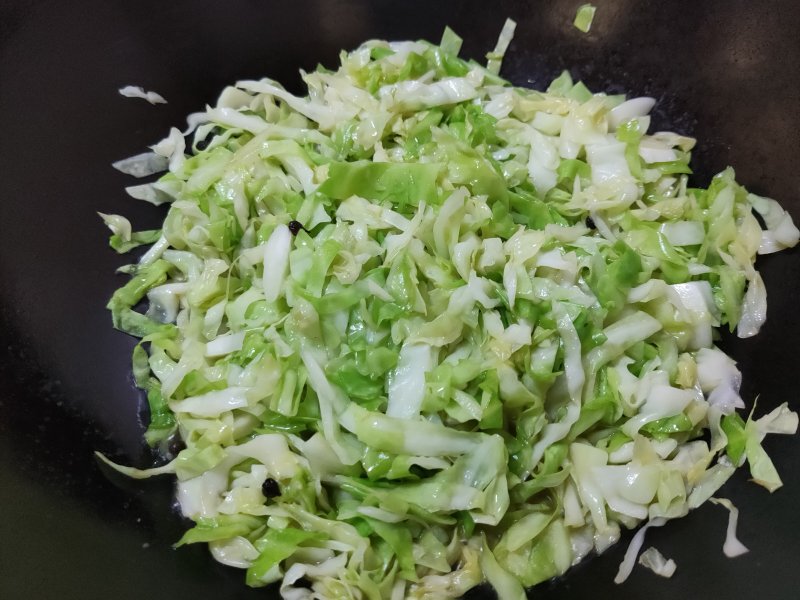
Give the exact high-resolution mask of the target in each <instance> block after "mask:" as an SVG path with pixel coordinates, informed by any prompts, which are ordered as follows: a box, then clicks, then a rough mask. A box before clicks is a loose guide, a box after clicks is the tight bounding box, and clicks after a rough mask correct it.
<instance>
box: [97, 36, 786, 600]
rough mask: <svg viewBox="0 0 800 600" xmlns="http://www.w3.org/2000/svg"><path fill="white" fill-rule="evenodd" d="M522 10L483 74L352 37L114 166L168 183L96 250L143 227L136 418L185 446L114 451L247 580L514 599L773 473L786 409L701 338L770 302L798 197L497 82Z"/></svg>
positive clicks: (126, 297)
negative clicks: (151, 478) (761, 402)
mask: <svg viewBox="0 0 800 600" xmlns="http://www.w3.org/2000/svg"><path fill="white" fill-rule="evenodd" d="M587 27H588V26H587ZM513 29H514V25H513V23H509V24H507V25H506V27H504V29H503V33H502V35H501V37H500V40H499V42H498V44H497V47H496V48H495V50H494V51H493V52H492V53H490V55H489V57H488V60H489V62H488V68H484V67H482V66H481V65H479V64H477V63H475V62H472V61H466V60H464V59H461V58H459V57H458V52H459V48H460V45H461V39H460V38H459V37H458V36H457V35H456V34H455V33H454V32H452V31H451V30H449V29H448V30H446V31H445V34H444V36H443V38H442V42H441V44H440V45H438V46H437V45H434V44H430V43H428V42H423V41H419V42H391V43H389V42H384V41H378V40H373V41H369V42H366V43H364V44H363V45H362V46H360V47H359V48H357V49H356V50H354V51H352V52H343V53H342V54H341V65H340V66H339V68H338V69H337V70H335V71H330V70H328V69H325V68H322V67H320V68H318V69H317V70H316V71H314V72H311V73H306V74H304V75H303V79H304V81H305V83H306V84H307V86H308V94H307V95H306V96H302V97H300V96H294V95H292V94H290V93H289V92H288V91H286V90H285V89H284V88H283V87H281V86H280V84H278V83H277V82H274V81H271V80H268V79H264V80H261V81H242V82H239V83H237V84H236V85H235V86H232V87H229V88H226V89H225V90H224V91H223V93H222V95H221V96H220V99H219V101H218V102H217V104H216V106H214V107H209V108H208V109H207V110H206V112H205V113H204V114H200V115H192V117H191V118H190V120H189V131H193V135H192V138H191V139H190V140H189V141H188V142H187V141H186V139H185V137H184V135H185V134H187V133H188V132H184V133H182V132H181V131H179V130H178V129H173V130H172V131H171V133H170V135H169V136H168V137H167V138H166V139H165V140H163V141H162V142H160V143H158V144H156V145H155V146H154V147H153V153H148V154H144V155H140V156H139V157H135V158H134V159H132V160H131V161H127V162H125V161H123V163H119V164H118V165H117V166H118V168H121V169H122V170H125V171H127V172H130V173H132V174H134V175H146V174H149V173H152V172H154V171H158V170H160V169H166V173H165V174H164V175H163V176H162V177H161V178H160V179H159V180H158V181H157V182H155V183H152V184H144V185H142V186H134V187H132V188H130V190H131V193H132V195H134V196H135V197H137V198H141V199H143V200H146V201H150V202H154V203H161V202H166V203H168V211H167V214H166V218H165V220H164V223H163V227H162V228H161V230H160V231H147V232H134V231H132V228H131V226H130V223H129V222H128V221H127V220H125V219H124V218H122V217H119V216H116V215H103V218H104V219H105V221H106V223H108V225H109V227H110V228H111V229H112V231H113V234H114V235H113V236H112V246H113V247H114V248H115V249H117V250H122V251H124V250H128V249H131V248H133V247H135V246H137V245H139V244H152V246H151V247H150V249H149V250H148V251H147V252H146V253H145V254H144V255H143V256H142V257H141V259H140V260H139V261H138V263H136V264H133V265H128V266H127V267H124V268H123V270H124V271H125V272H126V273H128V274H129V275H130V281H129V282H128V283H126V284H125V285H124V286H123V287H121V288H120V289H119V290H118V291H117V292H116V293H115V294H114V296H113V297H112V299H111V301H110V302H109V305H108V306H109V308H110V309H111V311H112V314H113V318H114V325H115V326H116V327H117V328H119V329H121V330H123V331H126V332H128V333H130V334H132V335H135V336H137V337H140V338H141V342H140V343H139V345H137V346H136V349H135V351H134V354H133V373H134V377H135V380H136V383H137V385H138V386H139V387H140V388H142V389H143V390H144V391H145V392H146V395H147V401H148V403H149V407H150V423H149V427H148V429H147V433H146V436H147V440H148V442H149V443H150V444H152V445H154V446H161V447H166V445H167V444H168V442H169V441H171V440H173V439H174V438H176V437H179V438H180V439H181V440H182V441H183V442H184V443H185V448H184V449H183V450H181V451H180V452H179V453H178V454H177V456H175V458H174V460H172V462H170V463H169V465H168V466H167V467H162V468H160V469H157V470H154V471H149V472H147V471H145V472H141V471H137V470H129V469H124V470H123V471H124V472H126V473H128V474H130V475H132V476H135V477H141V476H147V475H148V474H152V475H155V474H159V473H164V472H168V473H175V474H176V476H177V479H178V491H177V495H178V500H179V502H180V505H181V508H182V510H183V513H184V514H185V515H186V516H187V517H189V518H191V519H193V520H194V521H195V523H196V526H195V527H194V528H193V529H191V530H189V531H188V532H186V534H185V535H184V537H183V538H182V539H181V540H180V542H179V545H180V544H189V543H200V542H203V543H208V544H209V547H210V549H211V552H212V554H213V556H214V557H215V558H216V559H217V560H219V561H221V562H223V563H225V564H227V565H232V566H234V567H239V568H243V569H246V572H247V574H246V580H247V583H248V584H249V585H253V586H261V585H266V584H269V583H271V582H280V590H281V594H282V595H283V596H284V597H285V598H290V599H300V598H311V597H326V598H327V597H360V598H376V599H377V598H400V597H411V598H443V597H455V596H459V595H461V594H463V593H464V592H466V591H467V590H469V589H470V588H472V587H473V586H475V585H478V584H480V583H481V582H483V581H488V582H489V583H490V584H491V585H492V586H494V587H495V589H496V590H497V591H498V593H499V594H500V596H501V597H503V598H521V597H522V596H523V595H524V592H523V589H524V587H527V586H532V585H535V584H536V583H538V582H541V581H544V580H546V579H549V578H551V577H553V576H555V575H558V574H561V573H564V572H565V571H566V570H567V569H568V568H569V567H570V566H571V565H572V564H574V563H576V562H577V561H579V560H580V559H581V558H582V557H583V556H585V555H586V554H587V553H589V552H591V551H593V550H596V551H598V552H602V551H603V550H605V549H606V548H607V547H608V546H609V545H611V544H613V543H614V542H616V541H617V540H618V538H619V536H620V529H621V527H625V528H632V527H635V526H636V525H637V524H639V523H641V522H643V521H647V522H648V524H649V525H650V526H656V525H662V524H664V523H665V522H667V521H668V520H669V519H673V518H677V517H681V516H683V515H685V514H686V513H687V512H688V511H689V510H690V509H692V508H695V507H697V506H699V505H700V504H702V503H703V502H705V501H706V500H707V499H708V498H710V497H711V496H712V495H713V494H714V493H715V492H716V490H717V489H719V487H720V486H721V485H722V484H723V483H724V482H725V481H726V480H727V478H728V477H730V475H731V474H732V473H733V471H734V470H735V467H736V466H738V465H741V464H742V463H743V462H744V461H745V460H746V461H748V462H749V464H750V468H751V472H752V474H753V477H754V479H755V480H756V481H757V482H759V483H761V484H762V485H765V486H766V487H767V488H769V489H770V490H774V489H776V488H777V487H779V486H780V485H781V481H780V478H779V477H778V475H777V473H776V472H775V468H774V466H773V465H772V463H771V461H770V460H769V458H768V457H767V455H766V454H765V453H764V451H763V448H762V446H761V441H762V439H763V437H764V436H765V435H766V434H767V433H793V432H794V431H795V430H796V428H797V416H796V415H795V414H794V413H792V412H791V411H789V410H788V408H786V406H785V405H784V406H782V407H780V408H779V409H776V411H773V412H772V413H770V414H769V415H767V416H766V417H763V418H761V419H758V420H752V419H748V420H747V421H745V420H743V419H742V417H740V416H739V415H738V413H737V412H736V410H737V409H741V408H744V402H743V401H742V399H741V398H740V397H739V384H740V381H741V375H740V373H739V371H738V370H737V368H736V366H735V364H734V362H733V361H732V360H731V359H729V358H728V357H727V356H726V355H725V354H724V353H723V352H722V351H721V350H719V349H717V348H716V347H714V345H713V344H714V339H715V338H714V331H715V328H716V327H719V326H727V327H729V328H730V329H734V328H735V327H736V326H737V324H738V325H739V334H740V335H745V336H746V335H753V334H755V333H756V332H757V331H758V328H759V327H760V325H761V324H762V323H763V321H764V319H765V317H766V295H765V294H766V293H765V290H764V284H763V282H762V281H761V278H760V277H759V275H758V272H757V271H756V270H755V268H754V266H753V265H754V260H755V256H756V254H757V253H758V252H761V253H765V252H773V251H776V250H779V249H781V248H787V247H791V246H794V245H795V244H796V243H797V240H798V232H797V229H796V228H795V227H794V225H793V224H792V221H791V218H790V217H789V215H788V214H787V213H785V212H784V211H783V210H782V209H781V208H780V207H779V206H778V205H777V203H775V202H774V201H772V200H768V199H766V198H761V197H759V196H755V195H753V194H749V193H748V192H747V191H746V190H745V189H744V188H743V187H742V186H740V185H739V184H737V183H736V181H735V179H734V173H733V171H732V170H731V169H728V170H726V171H724V172H722V173H720V174H719V175H717V176H716V177H715V178H714V179H713V180H712V182H711V184H710V186H709V187H708V189H701V188H695V187H691V186H690V185H689V181H688V175H689V174H691V169H690V167H689V158H690V154H689V152H690V150H691V148H692V147H693V145H694V140H692V139H690V138H687V137H684V136H681V135H677V134H674V133H668V132H655V133H651V132H650V117H649V116H648V112H649V111H650V109H651V108H652V107H653V104H654V101H653V100H652V99H650V98H633V99H628V100H626V99H625V98H624V97H622V96H609V95H606V94H603V93H592V92H591V91H589V90H588V89H587V88H586V86H584V85H583V84H582V83H580V82H577V83H576V82H574V81H573V80H572V78H571V77H570V75H569V73H564V74H562V75H561V76H560V77H558V78H557V79H556V80H555V81H554V82H553V83H552V85H551V86H550V87H549V89H548V90H547V91H535V90H530V89H524V88H518V87H514V86H512V85H510V84H509V83H508V82H506V81H505V80H503V79H501V78H500V77H499V76H498V75H497V73H498V71H499V67H500V60H501V59H502V56H503V55H504V53H505V52H506V50H507V48H508V45H509V43H510V41H511V36H512V34H513ZM187 144H188V148H187ZM753 210H755V211H757V212H758V213H759V214H760V215H761V217H762V219H763V222H764V223H765V224H766V229H763V228H762V227H761V226H760V225H759V221H758V220H757V219H756V217H755V216H754V214H753ZM140 305H145V306H147V308H146V312H141V311H140V309H139V308H138V307H139V306H140ZM705 432H710V436H708V437H706V436H704V434H705ZM706 440H708V441H706ZM637 535H638V536H640V537H637V538H636V539H637V540H639V542H638V545H637V546H636V547H635V548H634V550H633V551H632V552H630V553H629V554H630V556H628V557H626V561H625V563H624V564H623V566H622V568H621V571H620V577H621V578H624V576H625V575H626V574H627V573H628V572H630V569H631V568H632V567H633V565H634V564H635V561H636V555H637V554H638V548H639V547H640V546H641V541H642V538H643V535H644V529H642V530H641V532H640V534H637ZM647 556H648V557H649V559H648V560H649V561H650V562H651V564H655V563H654V562H653V559H654V556H653V553H650V554H648V555H647ZM659 564H660V563H659ZM656 568H657V569H660V570H662V571H663V572H664V574H666V572H667V570H668V569H667V568H666V567H665V566H664V565H661V566H657V567H656ZM301 581H305V582H310V584H311V588H310V589H309V588H307V587H304V585H301V584H299V582H301Z"/></svg>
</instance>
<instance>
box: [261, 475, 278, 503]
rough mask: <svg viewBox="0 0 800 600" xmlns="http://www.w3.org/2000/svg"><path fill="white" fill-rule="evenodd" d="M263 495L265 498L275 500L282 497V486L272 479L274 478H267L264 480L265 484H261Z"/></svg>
mask: <svg viewBox="0 0 800 600" xmlns="http://www.w3.org/2000/svg"><path fill="white" fill-rule="evenodd" d="M261 493H262V494H264V497H265V498H274V497H275V496H280V495H281V486H279V485H278V482H277V481H275V480H274V479H272V477H267V478H266V479H265V480H264V483H263V484H261Z"/></svg>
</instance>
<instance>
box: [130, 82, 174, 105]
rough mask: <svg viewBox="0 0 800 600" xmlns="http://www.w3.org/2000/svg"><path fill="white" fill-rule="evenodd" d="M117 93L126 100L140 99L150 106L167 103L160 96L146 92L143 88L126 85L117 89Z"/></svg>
mask: <svg viewBox="0 0 800 600" xmlns="http://www.w3.org/2000/svg"><path fill="white" fill-rule="evenodd" d="M119 93H120V95H121V96H125V97H126V98H141V99H142V100H147V101H148V102H149V103H150V104H166V103H167V101H166V100H164V96H162V95H161V94H159V93H157V92H151V91H148V92H146V91H145V90H144V88H142V87H140V86H138V85H126V86H125V87H122V88H120V89H119Z"/></svg>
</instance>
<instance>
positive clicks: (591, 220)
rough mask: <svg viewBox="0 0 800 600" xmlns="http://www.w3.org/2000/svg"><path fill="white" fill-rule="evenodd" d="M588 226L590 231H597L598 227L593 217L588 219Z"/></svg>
mask: <svg viewBox="0 0 800 600" xmlns="http://www.w3.org/2000/svg"><path fill="white" fill-rule="evenodd" d="M586 226H587V227H588V228H589V229H597V225H595V224H594V219H593V218H592V217H586Z"/></svg>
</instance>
